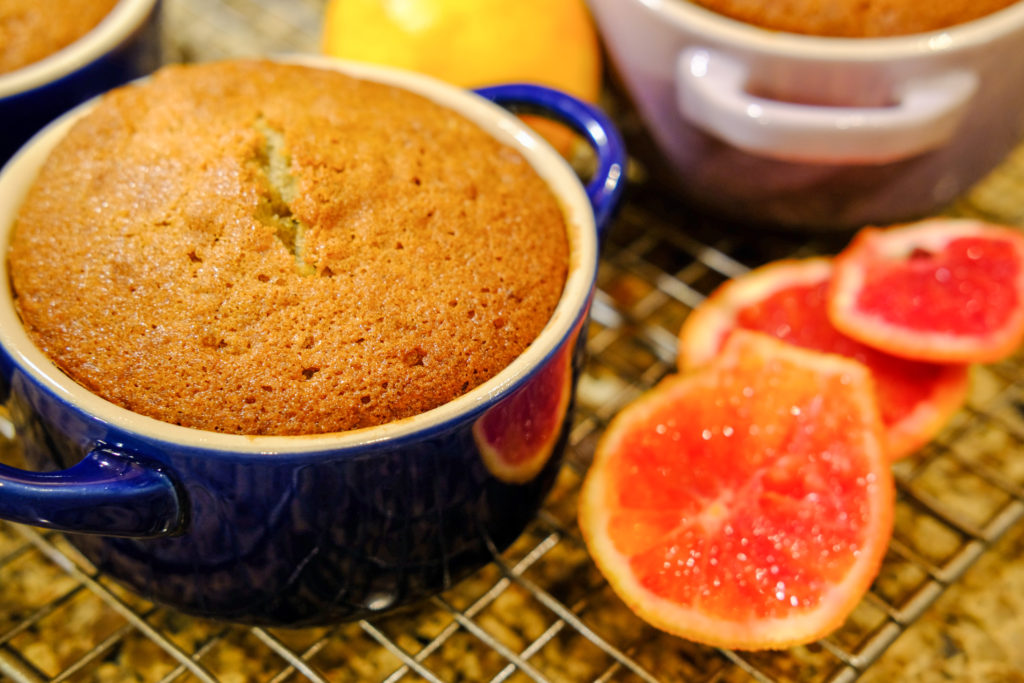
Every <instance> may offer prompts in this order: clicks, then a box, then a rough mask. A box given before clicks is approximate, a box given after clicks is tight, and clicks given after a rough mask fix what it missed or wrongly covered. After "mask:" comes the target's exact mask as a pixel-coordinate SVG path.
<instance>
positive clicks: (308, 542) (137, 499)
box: [0, 124, 625, 626]
mask: <svg viewBox="0 0 1024 683" xmlns="http://www.w3.org/2000/svg"><path fill="white" fill-rule="evenodd" d="M580 125H583V124H580ZM587 125H589V124H587ZM608 125H609V126H610V124H608ZM602 139H617V134H615V133H614V129H612V128H609V129H608V131H606V133H605V135H604V137H603V138H602ZM599 155H602V156H603V157H604V158H606V159H610V161H609V164H610V165H611V167H612V168H615V169H619V170H620V171H621V169H622V168H623V166H624V163H625V158H624V153H623V152H622V150H621V148H618V150H617V151H615V152H614V154H610V153H608V152H606V150H604V149H599ZM609 155H610V156H609ZM618 178H621V172H618V173H617V174H616V176H615V179H614V180H607V181H602V180H601V179H596V180H595V181H592V183H591V184H592V185H594V186H595V187H596V185H595V184H600V185H602V186H603V187H605V188H606V190H605V191H600V192H596V193H593V194H592V197H595V199H594V202H595V204H594V208H595V212H597V211H600V212H601V214H602V215H605V216H607V214H608V213H609V212H610V211H611V209H612V208H613V207H612V203H613V202H614V201H615V198H616V197H617V196H618V189H617V188H616V187H614V186H615V185H616V184H617V183H618V180H617V179H618ZM595 276H596V273H593V272H592V273H590V274H589V278H590V283H591V285H590V288H591V294H590V295H588V296H587V297H586V299H585V300H584V301H581V302H580V304H579V308H578V310H577V311H576V313H575V317H574V319H573V322H572V325H571V327H569V328H567V329H568V330H569V331H568V332H567V333H566V335H565V336H564V337H563V338H562V339H561V340H560V341H559V342H558V344H557V345H556V347H555V348H553V349H552V351H551V352H550V353H549V354H548V355H547V356H546V357H545V358H544V359H543V360H542V361H541V362H539V363H538V364H537V366H536V367H534V368H532V369H531V370H530V371H529V372H526V373H524V374H523V376H522V377H520V378H518V380H517V381H516V382H514V383H513V385H512V386H508V387H505V388H504V389H502V390H501V391H500V392H497V393H496V394H494V395H493V396H491V397H490V398H489V399H488V401H487V402H485V403H483V404H476V405H475V407H474V408H472V409H469V410H466V411H465V412H463V413H461V414H458V415H457V416H455V417H453V418H451V419H449V420H448V421H445V422H441V423H434V424H433V425H432V426H431V427H429V428H426V429H421V430H419V431H417V432H413V433H408V434H405V435H404V436H395V437H393V438H390V439H388V440H382V441H376V442H371V443H363V444H358V445H353V446H347V447H335V448H330V449H323V450H308V451H301V452H277V453H242V452H234V451H225V450H216V449H214V448H207V447H200V446H186V445H182V444H178V443H171V442H167V441H160V440H158V439H157V438H155V437H153V436H151V435H147V434H145V433H143V432H142V431H136V430H127V429H122V428H119V427H116V426H114V425H112V424H110V423H107V422H104V421H102V420H100V419H98V418H97V417H95V416H94V415H91V414H89V413H87V412H86V411H84V410H83V409H82V408H80V407H79V406H77V405H76V404H73V403H70V402H68V401H66V400H65V399H64V398H63V397H62V396H60V395H58V394H56V393H55V392H54V391H53V390H51V389H50V388H48V387H47V386H44V385H43V384H41V383H40V382H38V381H36V380H35V379H34V378H33V377H32V376H31V375H30V374H29V373H28V372H27V371H26V370H25V369H23V368H21V367H20V366H19V364H18V363H17V362H16V361H15V360H14V357H13V356H12V355H11V354H10V353H9V351H8V350H7V349H6V348H0V371H2V373H3V378H4V380H6V382H7V387H6V389H7V393H8V396H7V400H6V405H7V408H8V410H9V412H10V414H11V416H12V419H13V420H14V422H15V426H16V428H17V430H18V433H19V436H20V438H21V441H22V444H23V448H24V451H25V454H26V457H27V458H28V459H29V461H30V462H31V463H32V464H33V466H35V467H37V468H40V469H48V470H53V469H57V470H59V471H58V472H56V473H51V474H47V475H38V474H37V475H33V474H29V473H25V472H20V471H12V470H11V469H10V468H4V469H2V470H0V516H3V517H6V518H9V519H15V520H17V521H20V522H26V523H30V524H35V525H39V526H45V527H50V528H56V529H62V530H65V531H69V532H76V533H69V534H68V538H69V539H70V540H71V542H72V543H73V544H74V545H75V546H77V547H78V548H79V549H80V550H81V551H82V552H83V553H84V554H85V555H86V556H87V557H88V558H89V559H90V560H91V561H92V562H93V563H94V564H95V565H96V566H97V567H98V568H99V569H100V570H101V571H103V572H105V573H106V574H108V575H110V576H112V577H115V578H117V579H119V580H120V581H121V582H123V583H124V584H126V585H127V586H129V587H131V588H133V589H134V590H136V591H137V592H139V593H140V594H142V595H144V596H146V597H147V598H149V599H151V600H154V601H156V602H159V603H163V604H166V605H170V606H173V607H175V608H177V609H180V610H182V611H185V612H188V613H192V614H196V615H199V616H203V617H210V618H216V619H224V620H230V621H238V622H244V623H253V624H263V625H277V626H303V625H311V624H323V623H331V622H337V621H343V620H351V619H356V618H362V617H366V616H370V615H373V614H378V613H380V612H384V611H388V610H391V609H394V608H396V607H399V606H403V605H408V604H410V603H414V602H417V601H419V600H422V599H424V598H427V597H429V596H431V595H434V594H436V593H438V592H440V591H442V590H445V589H446V588H448V587H450V586H452V585H453V584H454V583H455V582H457V581H459V580H460V579H461V578H463V577H465V576H467V575H468V574H470V573H471V572H473V571H475V570H477V569H479V568H480V567H481V566H483V565H484V564H486V563H487V562H489V561H490V560H491V559H492V558H493V557H494V553H496V552H500V551H502V550H503V549H505V548H506V547H507V546H508V545H509V544H510V543H512V541H513V540H515V539H516V538H517V537H518V536H519V535H520V534H521V533H522V531H523V529H524V528H525V527H526V525H527V524H528V523H529V521H530V520H531V519H532V518H533V517H534V516H535V514H536V512H537V510H538V508H539V507H540V505H541V503H542V502H543V500H544V498H545V496H546V495H547V494H548V492H549V491H550V489H551V487H552V485H553V483H554V480H555V477H556V475H557V472H558V469H559V466H560V464H561V461H562V455H563V452H564V450H565V444H566V441H567V439H568V432H569V428H570V426H571V422H572V408H573V402H572V400H570V402H569V404H568V406H566V408H565V412H564V414H563V415H560V416H558V419H557V420H556V421H555V425H556V426H557V428H558V438H557V443H556V446H555V448H554V450H553V452H552V454H551V456H550V458H549V459H548V461H547V462H546V463H545V464H544V466H543V467H542V468H541V469H540V471H539V472H538V473H537V474H536V475H535V476H534V477H532V478H531V479H529V480H528V481H525V482H521V483H515V482H510V481H506V480H503V479H501V478H499V477H497V476H495V475H494V474H492V473H491V472H490V471H489V470H488V467H487V465H485V461H484V459H483V458H482V457H481V455H480V452H479V450H478V446H477V443H476V441H475V438H474V435H473V425H474V423H475V422H476V421H477V420H478V419H480V418H481V417H482V416H483V415H485V414H486V413H487V411H489V410H491V409H493V408H494V406H498V405H502V404H503V402H505V401H508V400H509V399H510V398H512V397H515V396H516V395H517V393H518V392H519V391H520V390H521V389H524V388H528V387H527V385H528V384H529V383H531V382H534V381H535V380H536V381H541V379H539V378H540V377H541V376H542V375H544V373H543V372H542V370H543V369H544V368H546V367H547V366H548V364H549V363H552V362H559V361H562V360H563V358H561V357H560V354H568V355H569V356H570V357H571V359H572V373H573V374H572V384H573V387H574V386H575V381H576V378H577V377H578V375H579V372H580V369H581V367H582V359H583V352H584V336H585V335H584V334H583V330H584V328H585V325H586V322H587V319H588V313H589V307H590V301H591V297H592V291H593V281H594V277H595ZM543 381H544V382H546V383H547V384H550V379H544V380H543ZM509 428H511V427H509ZM83 458H84V459H85V460H84V462H83ZM117 468H121V474H120V475H119V476H113V477H107V476H97V472H101V473H104V474H105V473H113V472H115V470H116V469H117ZM54 481H60V482H62V483H63V484H65V485H67V486H68V488H67V491H66V492H64V493H62V495H60V496H56V497H51V496H50V495H49V493H48V491H40V490H39V489H38V488H34V487H39V486H40V485H42V486H43V487H44V488H45V486H46V484H47V482H54ZM10 487H13V488H10ZM12 492H13V493H12ZM139 506H145V507H146V508H147V509H146V510H140V508H139ZM82 532H87V533H82ZM159 532H165V535H163V536H160V537H156V538H139V537H137V536H149V535H152V534H153V533H159ZM114 534H117V535H114ZM129 536H136V537H134V538H132V537H129Z"/></svg>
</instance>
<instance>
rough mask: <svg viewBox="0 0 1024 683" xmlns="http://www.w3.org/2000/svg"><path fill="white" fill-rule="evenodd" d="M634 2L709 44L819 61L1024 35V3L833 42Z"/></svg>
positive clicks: (664, 4) (660, 2)
mask: <svg viewBox="0 0 1024 683" xmlns="http://www.w3.org/2000/svg"><path fill="white" fill-rule="evenodd" d="M611 1H612V2H620V1H622V0H611ZM631 1H632V2H636V3H639V4H640V5H643V6H645V7H647V8H648V9H649V10H651V11H653V12H656V13H658V14H659V15H660V16H662V17H664V18H665V19H667V20H668V21H669V22H671V23H672V24H675V25H677V26H680V27H687V28H688V29H689V30H690V31H692V32H693V33H695V34H698V35H700V36H703V37H704V38H707V39H708V40H713V41H717V42H720V43H723V44H728V45H734V46H735V47H736V48H737V49H742V50H744V51H748V52H756V53H761V54H766V55H777V56H785V57H791V58H796V59H806V60H809V61H819V62H820V61H829V62H833V61H834V62H840V61H853V62H883V61H890V60H894V59H906V58H914V57H921V56H924V55H928V54H934V53H945V52H951V51H954V50H964V49H969V48H972V47H979V46H984V45H985V44H986V43H988V42H990V41H992V40H994V39H997V38H1001V37H1004V36H1007V35H1009V34H1012V33H1015V32H1020V33H1022V35H1024V30H1022V29H1024V1H1022V2H1016V3H1014V4H1012V5H1010V6H1008V7H1005V8H1003V9H1001V10H999V11H997V12H993V13H992V14H989V15H986V16H984V17H980V18H978V19H975V20H973V21H969V22H967V23H964V24H958V25H956V26H951V27H949V28H946V29H941V30H938V31H931V32H927V33H915V34H911V35H905V36H891V37H885V38H832V37H823V36H811V35H802V34H798V33H786V32H783V31H772V30H768V29H764V28H760V27H758V26H754V25H752V24H746V23H744V22H741V21H737V20H734V19H731V18H729V17H725V16H723V15H721V14H717V13H715V12H713V11H711V10H708V9H705V8H704V7H700V6H698V5H696V4H694V3H692V2H688V1H687V0H631Z"/></svg>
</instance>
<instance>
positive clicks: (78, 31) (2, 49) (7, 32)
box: [0, 0, 117, 74]
mask: <svg viewBox="0 0 1024 683" xmlns="http://www.w3.org/2000/svg"><path fill="white" fill-rule="evenodd" d="M116 4H117V0H2V1H0V74H2V73H7V72H8V71H14V70H15V69H20V68H21V67H23V66H27V65H29V64H32V63H34V62H38V61H39V60H41V59H43V58H44V57H48V56H50V55H51V54H53V53H55V52H57V51H59V50H61V49H63V48H65V47H67V46H68V45H70V44H71V43H73V42H75V41H76V40H78V39H79V38H81V37H82V36H84V35H85V34H86V33H88V32H89V31H91V30H92V29H93V28H95V27H96V25H97V24H99V23H100V21H101V20H102V19H103V17H105V16H107V14H109V13H110V10H112V9H113V8H114V5H116Z"/></svg>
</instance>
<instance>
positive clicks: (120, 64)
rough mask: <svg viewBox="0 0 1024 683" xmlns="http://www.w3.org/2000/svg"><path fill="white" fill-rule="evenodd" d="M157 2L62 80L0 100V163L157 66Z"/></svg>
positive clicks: (158, 19)
mask: <svg viewBox="0 0 1024 683" xmlns="http://www.w3.org/2000/svg"><path fill="white" fill-rule="evenodd" d="M160 16H161V14H160V3H159V2H158V3H155V4H154V6H153V9H152V11H151V12H150V13H149V14H148V15H147V17H146V19H145V20H144V21H143V23H142V24H141V25H140V26H139V27H138V28H137V29H136V30H135V31H133V32H132V33H131V34H130V35H128V36H126V37H125V39H124V41H122V42H121V43H120V44H119V45H118V46H117V47H116V48H115V49H113V50H111V51H110V52H108V53H106V54H104V55H103V56H101V57H100V58H98V59H96V60H95V61H93V62H90V63H89V64H85V65H83V66H82V67H81V68H79V69H77V70H75V71H73V72H71V73H69V74H67V75H66V76H64V77H63V78H60V79H58V80H56V81H52V82H50V83H47V84H45V85H41V86H39V87H37V88H33V89H32V90H26V91H24V92H20V93H14V94H11V95H8V96H6V97H0V164H2V163H4V162H5V161H6V160H7V159H8V158H9V157H10V156H11V155H12V154H14V152H16V151H17V150H18V148H19V147H21V145H22V144H23V143H24V142H25V141H26V140H28V139H29V138H30V137H31V136H32V135H33V134H35V133H36V132H37V131H38V130H39V129H40V128H42V127H43V126H45V125H46V124H48V123H49V122H50V121H52V120H53V119H55V118H57V117H58V116H59V115H61V114H63V113H64V112H66V111H68V110H69V109H71V108H72V107H74V106H75V105H77V104H79V103H81V102H84V101H85V100H87V99H89V98H90V97H93V96H95V95H98V94H100V93H102V92H106V91H107V90H110V89H111V88H113V87H115V86H118V85H121V84H123V83H127V82H128V81H131V80H133V79H136V78H139V77H140V76H145V75H146V74H149V73H150V72H152V71H153V70H154V69H156V68H157V67H158V66H159V65H160V60H161V51H162V50H161V45H160Z"/></svg>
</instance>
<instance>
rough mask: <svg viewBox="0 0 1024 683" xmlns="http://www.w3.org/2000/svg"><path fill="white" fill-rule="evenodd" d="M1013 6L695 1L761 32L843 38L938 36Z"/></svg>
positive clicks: (954, 1)
mask: <svg viewBox="0 0 1024 683" xmlns="http://www.w3.org/2000/svg"><path fill="white" fill-rule="evenodd" d="M1016 1H1017V0H933V1H932V2H918V1H917V0H772V1H770V2H767V1H766V0H693V2H694V3H695V4H698V5H701V6H703V7H706V8H707V9H710V10H712V11H714V12H718V13H719V14H724V15H725V16H727V17H731V18H733V19H736V20H738V21H742V22H745V23H748V24H754V25H755V26H760V27H761V28H767V29H771V30H774V31H785V32H787V33H803V34H808V35H818V36H832V37H841V38H881V37H887V36H898V35H908V34H912V33H925V32H928V31H937V30H940V29H944V28H949V27H950V26H955V25H957V24H962V23H964V22H967V21H972V20H974V19H978V18H980V17H983V16H985V15H987V14H991V13H992V12H996V11H998V10H1001V9H1003V8H1005V7H1008V6H1010V5H1012V4H1013V3H1014V2H1016Z"/></svg>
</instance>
